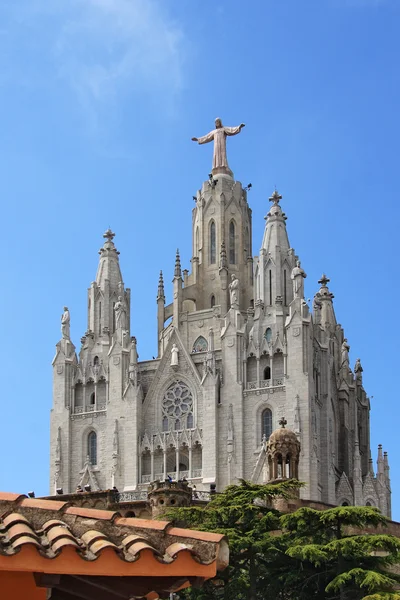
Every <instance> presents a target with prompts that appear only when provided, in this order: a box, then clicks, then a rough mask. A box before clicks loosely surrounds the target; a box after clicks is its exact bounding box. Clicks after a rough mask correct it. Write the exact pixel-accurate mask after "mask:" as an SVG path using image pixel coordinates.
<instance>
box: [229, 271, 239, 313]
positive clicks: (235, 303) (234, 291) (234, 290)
mask: <svg viewBox="0 0 400 600" xmlns="http://www.w3.org/2000/svg"><path fill="white" fill-rule="evenodd" d="M231 279H232V280H231V283H230V284H229V293H230V296H231V308H236V309H237V310H239V279H238V278H237V277H236V275H233V274H232V278H231Z"/></svg>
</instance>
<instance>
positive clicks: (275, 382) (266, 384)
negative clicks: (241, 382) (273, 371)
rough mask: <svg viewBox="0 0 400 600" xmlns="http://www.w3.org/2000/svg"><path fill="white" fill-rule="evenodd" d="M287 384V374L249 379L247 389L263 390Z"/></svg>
mask: <svg viewBox="0 0 400 600" xmlns="http://www.w3.org/2000/svg"><path fill="white" fill-rule="evenodd" d="M284 385H285V376H284V375H282V376H281V377H274V378H273V379H262V380H261V381H260V382H258V381H248V382H247V386H246V390H262V389H265V388H276V387H282V386H284Z"/></svg>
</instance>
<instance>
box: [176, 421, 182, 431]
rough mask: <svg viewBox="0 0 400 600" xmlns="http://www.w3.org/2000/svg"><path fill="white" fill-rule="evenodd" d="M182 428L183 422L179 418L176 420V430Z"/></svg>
mask: <svg viewBox="0 0 400 600" xmlns="http://www.w3.org/2000/svg"><path fill="white" fill-rule="evenodd" d="M180 428H181V422H180V420H179V419H176V421H175V431H179V430H180Z"/></svg>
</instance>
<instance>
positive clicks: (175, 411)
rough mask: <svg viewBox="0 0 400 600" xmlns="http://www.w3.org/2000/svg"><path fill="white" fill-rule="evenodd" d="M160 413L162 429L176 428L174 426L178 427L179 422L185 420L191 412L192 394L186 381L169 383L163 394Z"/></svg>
mask: <svg viewBox="0 0 400 600" xmlns="http://www.w3.org/2000/svg"><path fill="white" fill-rule="evenodd" d="M162 413H163V431H167V430H168V429H176V427H178V429H180V428H181V424H182V423H184V422H185V419H186V415H187V414H188V413H192V414H193V396H192V392H191V391H190V390H189V388H188V386H187V385H186V383H184V382H183V381H175V382H174V383H173V384H172V385H170V387H169V388H168V389H167V391H166V392H165V394H164V398H163V402H162ZM177 423H178V425H177ZM165 425H166V426H167V427H166V428H165Z"/></svg>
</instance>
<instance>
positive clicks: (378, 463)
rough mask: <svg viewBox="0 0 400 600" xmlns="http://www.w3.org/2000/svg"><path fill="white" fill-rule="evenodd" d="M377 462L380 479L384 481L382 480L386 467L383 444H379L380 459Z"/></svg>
mask: <svg viewBox="0 0 400 600" xmlns="http://www.w3.org/2000/svg"><path fill="white" fill-rule="evenodd" d="M376 462H377V476H378V480H379V481H381V482H382V483H383V481H382V480H383V478H384V474H385V468H384V463H383V455H382V444H379V446H378V460H377V461H376Z"/></svg>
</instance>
